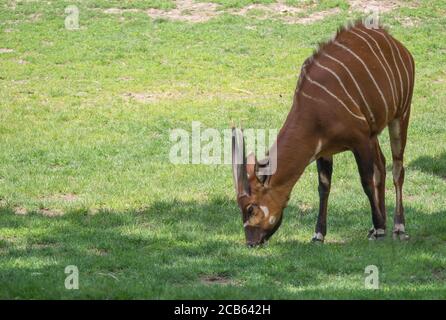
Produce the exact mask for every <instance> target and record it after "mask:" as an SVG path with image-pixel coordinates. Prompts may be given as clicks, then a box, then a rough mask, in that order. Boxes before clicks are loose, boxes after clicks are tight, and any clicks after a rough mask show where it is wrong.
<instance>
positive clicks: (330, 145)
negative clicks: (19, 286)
mask: <svg viewBox="0 0 446 320" xmlns="http://www.w3.org/2000/svg"><path fill="white" fill-rule="evenodd" d="M345 47H346V48H348V49H349V50H351V51H352V52H354V54H356V55H357V57H359V59H358V58H357V57H355V55H354V54H352V53H350V52H349V51H348V50H346V49H345ZM399 56H401V59H402V61H400V58H399ZM360 59H361V60H362V61H363V62H364V63H365V65H366V67H367V68H365V67H364V65H363V64H362V63H361V61H360ZM342 64H343V65H344V67H343V66H342ZM324 67H325V68H324ZM327 68H328V70H327ZM346 68H347V69H348V71H347V70H346ZM367 69H368V70H369V71H370V73H371V74H372V76H373V79H375V82H374V81H373V80H372V77H370V75H369V74H368V72H367ZM329 70H331V71H329ZM406 70H407V73H406ZM349 72H350V74H349ZM351 75H352V76H353V77H352V76H351ZM337 77H338V78H339V80H340V81H338V78H337ZM407 77H408V78H407ZM353 79H355V80H356V84H355V81H354V80H353ZM341 83H342V85H343V86H344V87H343V86H342V85H341ZM413 85H414V61H413V58H412V56H411V55H410V53H409V51H408V50H407V49H406V48H405V47H404V46H403V45H402V44H401V43H400V42H399V41H397V40H396V39H394V38H393V37H392V36H390V35H389V33H388V32H387V31H386V30H385V29H383V28H382V27H379V28H378V29H375V30H371V29H368V28H367V27H365V26H364V25H363V24H362V23H361V22H356V23H354V24H352V25H349V26H347V27H342V28H340V29H339V30H338V32H337V33H336V36H335V37H334V38H333V39H332V40H330V41H328V42H327V43H324V44H322V45H320V46H319V48H318V50H316V51H315V52H314V54H313V55H312V56H311V57H310V58H308V59H307V60H306V61H305V62H304V64H303V66H302V71H301V75H300V77H299V81H298V84H297V87H296V91H295V95H294V99H293V106H292V108H291V111H290V113H289V114H288V117H287V119H286V121H285V124H284V125H283V127H282V128H281V130H280V132H279V135H278V138H277V170H276V172H275V173H274V174H273V175H272V176H269V177H266V178H265V177H259V176H257V175H256V167H255V166H247V167H245V171H247V172H245V173H246V174H247V175H248V177H249V178H248V185H249V187H248V189H249V190H247V192H246V196H243V197H239V199H238V202H239V206H240V208H241V210H242V212H243V214H244V219H243V220H244V223H245V224H246V225H247V228H245V233H246V235H247V241H248V243H251V244H258V243H261V242H263V241H264V240H265V239H267V238H268V237H270V236H271V235H272V233H273V232H274V231H275V230H276V229H277V228H278V225H277V224H280V221H281V219H282V212H283V209H284V208H285V207H286V204H287V202H288V199H289V196H290V193H291V191H292V188H293V187H294V185H295V183H296V182H297V180H298V179H299V177H300V176H301V174H302V173H303V171H304V169H305V168H306V167H307V166H308V164H309V163H311V162H312V161H313V160H316V161H317V162H318V172H319V193H320V211H319V218H318V224H317V225H316V232H317V233H321V234H322V235H323V236H325V233H326V214H327V200H328V194H329V190H330V184H331V168H332V156H333V155H334V154H336V153H339V152H342V151H346V150H351V151H352V152H353V153H354V155H355V158H356V161H357V164H358V170H359V172H360V176H361V182H362V185H363V187H364V191H365V193H366V194H367V196H368V198H369V200H370V205H371V208H372V220H373V225H374V229H373V230H372V236H376V235H377V234H378V233H379V232H381V231H379V232H378V231H377V230H385V228H386V213H385V204H384V190H385V188H384V181H385V174H386V172H385V159H384V156H383V154H382V152H381V149H380V146H379V142H378V139H377V136H378V135H379V133H380V132H382V130H383V129H384V128H385V127H387V126H388V125H389V124H391V125H390V126H389V133H390V138H391V141H392V155H393V160H394V183H395V188H396V190H397V206H396V207H397V209H396V212H395V225H399V224H404V212H403V206H402V196H401V194H402V193H401V192H402V191H401V189H402V183H403V178H404V168H403V167H402V161H403V153H404V147H405V144H406V136H407V126H408V120H409V114H410V103H411V97H412V92H413ZM323 87H324V88H325V89H326V90H324V89H323ZM358 87H359V88H360V90H358ZM379 89H380V90H381V93H380V90H379ZM327 91H328V92H327ZM361 92H362V94H361ZM318 147H320V150H318ZM395 166H396V167H395ZM398 195H400V196H399V197H398ZM261 205H263V206H267V207H268V208H269V215H268V216H266V215H265V214H264V213H263V212H262V210H261V209H260V206H261ZM250 206H253V209H250V213H249V214H247V212H246V208H248V207H250ZM271 216H275V217H276V218H275V220H276V221H277V222H276V223H275V224H270V223H268V219H269V218H270V217H271ZM403 229H404V228H403ZM377 232H378V233H377Z"/></svg>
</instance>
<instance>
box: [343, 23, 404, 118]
mask: <svg viewBox="0 0 446 320" xmlns="http://www.w3.org/2000/svg"><path fill="white" fill-rule="evenodd" d="M357 30H358V31H361V32H363V33H364V34H365V35H367V36H368V37H370V35H369V34H368V33H367V32H364V31H362V30H361V29H357ZM355 31H356V30H350V32H351V33H353V34H354V35H356V36H358V37H359V38H361V39H362V40H364V42H365V43H367V45H368V46H369V48H370V50H371V51H372V52H373V54H374V56H375V57H376V59H377V60H378V61H379V63H380V64H381V67H382V68H383V70H384V72H385V73H386V76H387V80H389V85H390V89H391V91H392V99H393V109H394V111H395V112H396V108H397V107H396V98H395V97H396V95H395V89H394V85H395V78H394V77H392V79H393V82H392V79H390V75H389V72H388V71H387V69H386V68H385V67H384V64H383V63H382V61H381V60H380V58H379V57H378V55H377V54H376V52H375V49H374V48H373V47H372V46H371V45H370V43H369V42H368V41H367V39H365V38H364V37H363V36H361V35H360V34H358V33H356V32H355ZM370 38H371V37H370ZM372 40H373V41H375V39H373V38H372ZM375 43H376V46H377V47H378V51H379V52H380V54H381V57H382V58H383V60H384V61H385V62H386V64H387V60H386V59H385V58H384V56H383V54H382V51H381V48H380V47H379V44H378V43H377V42H376V41H375ZM387 66H388V64H387ZM389 69H390V67H389ZM390 71H392V69H390ZM392 75H393V73H392Z"/></svg>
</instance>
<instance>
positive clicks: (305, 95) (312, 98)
mask: <svg viewBox="0 0 446 320" xmlns="http://www.w3.org/2000/svg"><path fill="white" fill-rule="evenodd" d="M300 93H301V94H302V95H303V96H304V97H305V98H308V99H311V100H314V101H316V102H320V103H326V102H325V101H324V100H322V99H318V98H315V97H312V96H310V95H309V94H306V93H305V92H304V91H303V90H301V91H300Z"/></svg>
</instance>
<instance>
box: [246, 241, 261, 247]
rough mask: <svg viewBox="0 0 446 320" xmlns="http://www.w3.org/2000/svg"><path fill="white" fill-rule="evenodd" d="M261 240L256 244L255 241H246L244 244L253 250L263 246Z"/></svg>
mask: <svg viewBox="0 0 446 320" xmlns="http://www.w3.org/2000/svg"><path fill="white" fill-rule="evenodd" d="M263 242H264V241H263V240H261V241H257V242H255V241H247V242H246V245H247V246H248V247H249V248H254V247H258V246H260V245H261V244H263Z"/></svg>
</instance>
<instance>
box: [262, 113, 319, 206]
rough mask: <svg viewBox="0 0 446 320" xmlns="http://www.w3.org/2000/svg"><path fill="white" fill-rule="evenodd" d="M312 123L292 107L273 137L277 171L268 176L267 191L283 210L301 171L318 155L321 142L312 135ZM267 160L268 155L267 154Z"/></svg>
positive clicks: (316, 136)
mask: <svg viewBox="0 0 446 320" xmlns="http://www.w3.org/2000/svg"><path fill="white" fill-rule="evenodd" d="M313 128H314V121H313V119H309V118H308V117H307V116H305V113H304V112H302V109H300V110H299V109H298V108H297V107H296V106H295V105H294V106H293V108H292V109H291V111H290V113H289V115H288V117H287V120H286V121H285V124H284V125H283V127H282V128H281V129H280V132H279V134H278V136H277V141H276V146H275V147H274V148H272V149H271V150H272V151H270V153H271V152H272V153H274V152H276V159H277V167H276V171H275V173H274V174H273V175H272V176H271V179H270V181H269V187H270V188H271V192H272V193H273V195H274V198H276V199H277V200H278V201H280V202H282V203H283V205H284V206H286V202H288V199H289V195H290V193H291V191H292V189H293V187H294V185H295V184H296V182H297V181H298V180H299V178H300V176H301V175H302V173H303V172H304V170H305V168H306V167H307V166H308V165H309V164H310V163H311V162H312V161H313V160H315V158H316V155H317V154H318V153H319V152H320V151H321V148H322V140H321V139H320V138H319V137H318V135H317V134H316V132H315V130H314V129H313ZM270 156H271V154H270Z"/></svg>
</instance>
